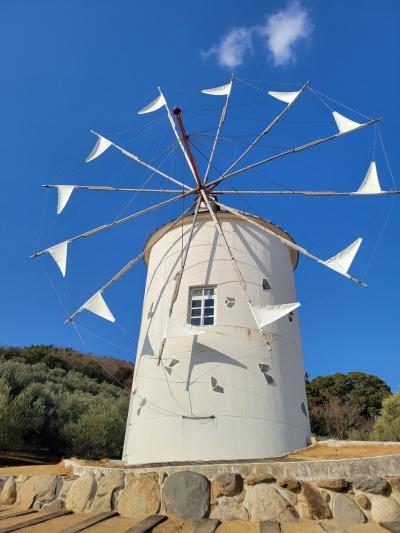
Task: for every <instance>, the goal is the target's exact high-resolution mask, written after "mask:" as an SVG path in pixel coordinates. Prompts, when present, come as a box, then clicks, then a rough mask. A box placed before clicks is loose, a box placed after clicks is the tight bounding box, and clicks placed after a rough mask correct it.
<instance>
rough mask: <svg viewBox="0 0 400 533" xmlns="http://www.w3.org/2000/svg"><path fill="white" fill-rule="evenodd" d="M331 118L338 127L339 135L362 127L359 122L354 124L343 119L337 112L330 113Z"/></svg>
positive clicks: (347, 119) (345, 118)
mask: <svg viewBox="0 0 400 533" xmlns="http://www.w3.org/2000/svg"><path fill="white" fill-rule="evenodd" d="M332 115H333V118H334V119H335V122H336V126H337V127H338V130H339V132H340V133H346V132H347V131H351V130H355V129H357V128H359V127H360V126H362V124H360V123H359V122H355V121H354V120H350V119H349V118H347V117H344V116H343V115H341V114H340V113H338V112H337V111H333V112H332Z"/></svg>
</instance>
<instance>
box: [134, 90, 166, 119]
mask: <svg viewBox="0 0 400 533" xmlns="http://www.w3.org/2000/svg"><path fill="white" fill-rule="evenodd" d="M164 105H165V98H164V95H163V94H160V96H157V98H156V99H155V100H153V101H152V102H150V103H149V104H147V105H146V106H144V107H142V109H141V110H140V111H138V115H144V114H145V113H152V112H153V111H157V109H160V108H161V107H162V106H164Z"/></svg>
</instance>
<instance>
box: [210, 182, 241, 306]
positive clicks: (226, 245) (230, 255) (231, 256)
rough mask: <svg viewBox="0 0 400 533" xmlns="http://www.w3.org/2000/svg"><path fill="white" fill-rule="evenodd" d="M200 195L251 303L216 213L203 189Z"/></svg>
mask: <svg viewBox="0 0 400 533" xmlns="http://www.w3.org/2000/svg"><path fill="white" fill-rule="evenodd" d="M201 195H202V197H203V200H204V203H205V204H206V206H207V209H208V211H209V212H210V215H211V218H212V220H213V222H214V226H215V228H216V230H217V231H218V233H219V235H220V236H221V237H222V240H223V241H224V245H225V248H226V250H227V252H228V255H229V258H230V260H231V263H232V266H233V269H234V271H235V274H236V276H237V278H238V281H239V283H240V286H241V287H242V289H243V290H244V292H245V294H246V296H247V299H248V301H249V303H251V301H250V298H249V296H248V294H247V290H246V282H245V281H244V278H243V275H242V273H241V271H240V268H239V266H238V264H237V262H236V259H235V257H234V255H233V253H232V250H231V248H230V246H229V244H228V241H227V238H226V236H225V233H224V231H223V229H222V226H221V224H220V222H219V220H218V218H217V215H216V213H215V211H214V209H213V208H212V207H211V204H210V201H209V199H208V197H207V195H206V193H205V192H204V190H202V191H201ZM215 203H217V202H215Z"/></svg>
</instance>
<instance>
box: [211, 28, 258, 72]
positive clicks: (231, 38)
mask: <svg viewBox="0 0 400 533" xmlns="http://www.w3.org/2000/svg"><path fill="white" fill-rule="evenodd" d="M252 34H253V28H234V29H233V30H231V31H230V32H229V33H227V34H226V35H225V36H224V37H223V38H222V39H221V40H220V42H219V43H218V45H214V46H212V47H211V48H210V49H209V50H208V51H207V52H202V56H203V57H207V56H210V55H216V56H217V61H218V64H219V65H220V66H221V67H227V68H235V67H238V66H239V65H241V64H242V63H243V61H244V57H245V55H246V54H247V52H249V51H251V49H252Z"/></svg>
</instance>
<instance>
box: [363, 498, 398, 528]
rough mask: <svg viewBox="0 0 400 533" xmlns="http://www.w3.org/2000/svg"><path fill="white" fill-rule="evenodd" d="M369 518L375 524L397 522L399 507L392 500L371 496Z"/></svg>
mask: <svg viewBox="0 0 400 533" xmlns="http://www.w3.org/2000/svg"><path fill="white" fill-rule="evenodd" d="M369 499H370V501H371V518H372V520H374V521H375V522H397V521H398V520H400V505H399V504H398V503H397V501H396V500H394V499H393V498H387V497H385V496H377V495H374V494H371V495H370V496H369Z"/></svg>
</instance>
